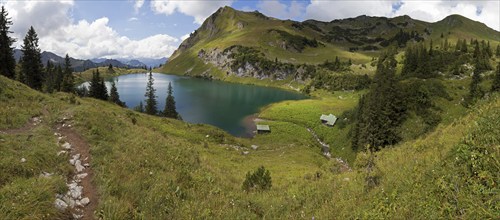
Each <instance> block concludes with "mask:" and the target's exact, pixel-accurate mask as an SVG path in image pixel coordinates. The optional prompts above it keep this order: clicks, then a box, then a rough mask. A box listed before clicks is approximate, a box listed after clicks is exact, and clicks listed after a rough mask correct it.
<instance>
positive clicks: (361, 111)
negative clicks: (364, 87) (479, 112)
mask: <svg viewBox="0 0 500 220" xmlns="http://www.w3.org/2000/svg"><path fill="white" fill-rule="evenodd" d="M469 47H470V48H473V50H470V48H469ZM450 48H451V46H450V45H449V44H448V42H447V40H445V41H444V43H443V44H442V45H441V47H440V48H439V49H437V48H433V46H432V42H431V43H430V47H429V48H427V47H426V46H425V44H423V43H420V44H416V45H411V46H408V47H407V49H406V53H405V57H404V59H403V61H402V63H403V69H402V72H401V75H400V76H399V77H398V76H397V74H396V64H397V61H396V60H395V58H394V56H395V54H396V53H397V51H396V49H395V48H389V49H388V51H387V52H384V53H382V54H381V56H380V58H379V60H378V64H377V70H376V72H375V75H374V78H373V83H372V84H371V86H370V90H369V91H368V93H367V94H365V95H364V96H362V97H361V98H360V100H359V102H358V105H357V107H356V108H355V109H354V110H353V111H352V112H350V113H348V114H352V116H353V118H354V121H355V122H354V123H355V124H354V126H353V128H352V130H351V137H352V139H351V141H352V147H353V149H354V150H361V149H368V150H370V151H377V150H379V149H381V148H383V147H385V146H389V145H394V144H396V143H397V142H399V141H400V140H401V137H400V134H399V128H400V126H401V124H402V123H403V122H404V121H405V120H406V117H407V112H408V111H414V112H415V113H416V114H417V115H419V116H421V117H422V119H423V121H424V123H427V124H429V126H430V127H432V126H436V125H437V124H438V123H439V122H440V120H441V118H440V116H439V115H438V114H436V113H435V110H433V109H437V107H436V106H434V103H433V101H432V99H431V98H432V97H433V96H440V97H443V98H448V99H449V95H448V94H447V93H446V90H445V89H444V86H443V85H441V83H440V81H439V80H433V79H432V78H437V77H438V76H439V74H438V72H439V71H441V70H442V71H446V70H448V71H449V72H451V73H452V74H454V72H453V68H454V66H455V65H456V63H453V62H451V63H452V64H449V63H448V62H443V60H446V59H450V57H451V59H453V58H455V59H458V60H455V62H458V63H460V65H463V64H465V63H472V65H473V73H472V77H471V81H470V85H469V93H468V95H467V96H466V97H465V99H464V102H463V104H464V105H465V106H466V107H470V106H472V105H473V104H474V103H475V102H476V101H477V100H479V99H481V98H482V97H483V96H484V95H485V94H486V90H484V89H483V88H482V87H481V85H480V83H481V81H482V80H483V79H482V74H484V73H485V72H486V71H488V70H491V69H492V67H491V63H490V57H491V56H493V55H495V56H496V57H500V45H499V46H497V50H496V53H495V54H493V51H492V50H491V46H490V44H489V42H485V41H481V42H479V41H477V40H471V41H470V44H469V45H468V44H467V41H466V40H458V42H457V44H456V47H455V50H452V49H450ZM449 50H451V51H449ZM421 79H427V81H424V80H421ZM489 91H490V92H500V63H498V64H497V67H496V69H495V71H494V75H493V82H492V85H491V88H490V89H489Z"/></svg>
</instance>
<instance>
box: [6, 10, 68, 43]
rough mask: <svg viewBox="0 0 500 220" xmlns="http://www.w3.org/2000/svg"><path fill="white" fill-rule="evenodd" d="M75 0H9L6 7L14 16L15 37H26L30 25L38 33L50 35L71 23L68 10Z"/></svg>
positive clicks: (11, 15)
mask: <svg viewBox="0 0 500 220" xmlns="http://www.w3.org/2000/svg"><path fill="white" fill-rule="evenodd" d="M73 4H74V2H73V1H7V2H6V3H5V8H6V9H7V11H8V13H9V16H10V17H11V18H12V22H13V25H12V29H11V31H13V32H14V37H16V38H18V39H19V38H21V37H24V35H25V34H26V32H28V29H29V27H30V26H33V27H34V28H35V30H36V32H37V33H38V35H49V34H51V33H52V32H53V31H54V30H57V29H58V28H60V27H63V26H67V25H69V24H70V23H71V19H70V18H69V17H68V15H67V14H68V11H69V10H70V8H72V6H73ZM17 44H19V41H18V42H17Z"/></svg>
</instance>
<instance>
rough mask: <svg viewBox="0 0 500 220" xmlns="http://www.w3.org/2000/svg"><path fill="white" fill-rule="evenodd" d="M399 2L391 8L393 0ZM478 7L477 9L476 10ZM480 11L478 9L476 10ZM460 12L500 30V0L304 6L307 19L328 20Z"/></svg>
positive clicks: (319, 0)
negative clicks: (361, 16) (365, 16)
mask: <svg viewBox="0 0 500 220" xmlns="http://www.w3.org/2000/svg"><path fill="white" fill-rule="evenodd" d="M397 3H398V4H401V7H400V8H399V9H397V10H394V9H393V7H392V5H393V4H397ZM478 9H479V10H478ZM478 11H480V12H481V13H477V12H478ZM451 14H460V15H462V16H465V17H467V18H469V19H472V20H476V21H479V22H482V23H485V24H486V25H488V26H489V27H491V28H493V29H495V30H500V1H450V0H428V1H413V0H388V1H385V0H378V1H344V0H340V1H333V0H332V1H323V0H311V3H310V4H309V5H308V6H307V8H306V16H305V17H306V18H307V19H317V20H322V21H331V20H333V19H341V18H349V17H357V16H359V15H369V16H385V17H394V16H399V15H409V16H410V17H412V18H415V19H419V20H423V21H427V22H436V21H439V20H442V19H443V18H445V17H446V16H448V15H451Z"/></svg>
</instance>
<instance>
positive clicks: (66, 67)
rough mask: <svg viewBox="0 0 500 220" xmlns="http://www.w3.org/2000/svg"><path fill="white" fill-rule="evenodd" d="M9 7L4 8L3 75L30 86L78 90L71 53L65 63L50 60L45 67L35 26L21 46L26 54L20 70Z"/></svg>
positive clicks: (0, 25)
mask: <svg viewBox="0 0 500 220" xmlns="http://www.w3.org/2000/svg"><path fill="white" fill-rule="evenodd" d="M8 16H9V14H8V12H7V10H5V7H4V6H2V8H1V11H0V74H2V75H4V76H6V77H8V78H11V79H16V80H18V81H20V82H22V83H24V84H26V85H28V86H29V87H31V88H33V89H36V90H39V91H45V92H54V91H61V92H74V77H73V69H72V68H71V63H70V59H69V55H68V54H66V57H65V59H64V64H63V66H61V65H58V66H55V65H54V64H52V63H51V62H50V61H49V62H48V63H47V66H46V67H45V68H44V66H43V64H42V61H41V53H40V48H39V46H38V35H37V33H36V31H35V29H34V28H33V27H30V28H29V30H28V32H27V34H26V36H25V37H24V39H23V44H22V45H21V51H22V56H21V59H20V61H19V64H20V71H19V72H18V73H16V60H15V58H14V47H12V45H13V43H14V42H15V40H14V39H13V38H12V37H10V36H9V35H10V34H12V31H10V30H9V29H10V26H12V24H13V23H12V21H11V19H10V18H9V17H8Z"/></svg>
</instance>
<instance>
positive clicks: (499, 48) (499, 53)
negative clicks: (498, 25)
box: [495, 44, 500, 57]
mask: <svg viewBox="0 0 500 220" xmlns="http://www.w3.org/2000/svg"><path fill="white" fill-rule="evenodd" d="M495 56H496V57H500V44H499V45H497V52H496V53H495Z"/></svg>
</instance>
